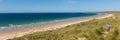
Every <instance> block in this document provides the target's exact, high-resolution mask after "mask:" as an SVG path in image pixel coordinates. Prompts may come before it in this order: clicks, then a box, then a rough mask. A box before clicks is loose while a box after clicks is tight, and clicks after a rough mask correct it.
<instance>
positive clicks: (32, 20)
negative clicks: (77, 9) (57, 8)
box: [0, 13, 98, 29]
mask: <svg viewBox="0 0 120 40" xmlns="http://www.w3.org/2000/svg"><path fill="white" fill-rule="evenodd" d="M95 15H98V14H94V13H1V14H0V28H1V29H3V28H8V27H24V26H28V25H29V26H31V24H32V25H39V24H45V23H49V22H54V21H60V20H65V19H73V18H82V17H89V16H95Z"/></svg>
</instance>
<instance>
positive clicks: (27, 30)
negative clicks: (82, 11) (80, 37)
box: [0, 14, 114, 40]
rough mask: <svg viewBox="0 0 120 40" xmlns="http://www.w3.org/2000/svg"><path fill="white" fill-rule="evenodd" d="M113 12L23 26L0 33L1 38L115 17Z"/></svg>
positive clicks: (5, 38)
mask: <svg viewBox="0 0 120 40" xmlns="http://www.w3.org/2000/svg"><path fill="white" fill-rule="evenodd" d="M113 16H114V15H113V14H105V15H103V16H98V17H91V18H85V19H78V20H70V21H65V22H59V23H51V24H47V25H41V26H36V27H31V28H25V29H24V28H22V29H15V30H10V31H7V32H3V33H1V34H0V40H7V39H11V38H14V37H20V36H23V35H26V34H31V33H34V32H40V31H47V30H55V29H58V28H63V27H66V26H68V25H71V24H77V23H80V22H86V21H89V20H92V19H104V18H108V17H113Z"/></svg>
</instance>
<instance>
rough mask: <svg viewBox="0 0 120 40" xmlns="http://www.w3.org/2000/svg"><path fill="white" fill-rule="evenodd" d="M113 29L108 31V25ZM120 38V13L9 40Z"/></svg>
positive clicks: (103, 39) (94, 39)
mask: <svg viewBox="0 0 120 40" xmlns="http://www.w3.org/2000/svg"><path fill="white" fill-rule="evenodd" d="M108 23H109V24H110V26H111V30H110V32H109V33H106V31H105V30H106V25H107V24H108ZM80 39H83V40H120V14H119V13H118V14H117V13H116V14H115V17H110V18H105V19H99V20H98V19H93V20H90V21H87V22H82V23H78V24H73V25H68V26H66V27H64V28H60V29H56V30H49V31H43V32H36V33H33V34H28V35H24V36H22V37H17V38H13V39H8V40H80Z"/></svg>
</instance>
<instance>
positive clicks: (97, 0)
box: [0, 0, 120, 13]
mask: <svg viewBox="0 0 120 40" xmlns="http://www.w3.org/2000/svg"><path fill="white" fill-rule="evenodd" d="M99 11H120V0H0V13H16V12H18V13H20V12H99Z"/></svg>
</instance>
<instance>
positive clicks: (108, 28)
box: [106, 24, 110, 33]
mask: <svg viewBox="0 0 120 40" xmlns="http://www.w3.org/2000/svg"><path fill="white" fill-rule="evenodd" d="M106 32H107V33H109V32H110V24H107V27H106Z"/></svg>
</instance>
